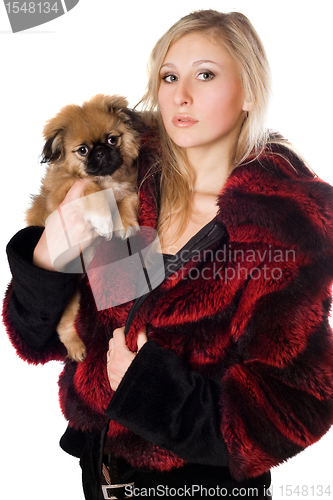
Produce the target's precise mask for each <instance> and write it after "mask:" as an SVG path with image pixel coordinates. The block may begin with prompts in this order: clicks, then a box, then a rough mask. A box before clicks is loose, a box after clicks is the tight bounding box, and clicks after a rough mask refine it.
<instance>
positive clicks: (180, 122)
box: [172, 115, 198, 127]
mask: <svg viewBox="0 0 333 500" xmlns="http://www.w3.org/2000/svg"><path fill="white" fill-rule="evenodd" d="M172 123H173V124H174V125H175V127H192V125H195V124H196V123H198V120H195V119H194V118H193V116H190V115H175V116H174V117H173V119H172Z"/></svg>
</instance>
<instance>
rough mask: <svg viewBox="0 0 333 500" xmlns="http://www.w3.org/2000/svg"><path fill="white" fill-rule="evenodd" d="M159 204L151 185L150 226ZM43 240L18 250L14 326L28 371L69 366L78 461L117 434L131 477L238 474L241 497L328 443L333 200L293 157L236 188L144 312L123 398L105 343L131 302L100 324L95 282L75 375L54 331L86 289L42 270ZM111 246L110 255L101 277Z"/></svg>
mask: <svg viewBox="0 0 333 500" xmlns="http://www.w3.org/2000/svg"><path fill="white" fill-rule="evenodd" d="M281 153H283V155H281ZM142 170H143V172H145V167H144V165H143V166H142ZM155 176H156V174H155ZM157 184H158V183H157ZM155 190H156V182H155V181H154V179H153V176H147V178H146V180H145V182H144V183H143V185H142V186H141V188H140V225H141V226H149V227H156V222H157V217H158V208H157V206H156V192H155ZM41 231H42V230H41V229H40V228H27V229H25V230H23V231H21V232H20V233H18V234H17V235H16V236H15V237H14V238H13V240H12V241H11V242H10V244H9V246H8V256H9V261H10V265H11V269H12V273H13V281H12V283H11V285H10V287H9V289H8V292H7V295H6V299H5V305H4V321H5V324H6V326H7V330H8V333H9V335H10V338H11V340H12V342H13V344H14V346H15V347H16V349H17V352H18V354H19V355H20V356H21V357H22V358H23V359H25V360H27V361H28V362H31V363H45V362H47V361H49V360H53V359H57V360H61V361H65V367H64V370H63V373H62V375H61V377H60V380H59V390H60V403H61V408H62V411H63V413H64V416H65V417H66V418H67V419H68V421H69V431H68V432H67V433H66V435H65V436H64V438H63V440H62V445H63V447H64V448H65V449H66V450H67V451H69V452H70V453H72V454H75V455H77V456H80V454H81V452H82V448H83V445H82V443H83V436H86V435H91V434H94V433H100V432H101V431H102V429H104V428H105V426H106V425H107V426H108V431H107V436H106V440H107V444H108V446H109V448H110V449H112V451H113V452H114V454H115V455H116V456H118V457H122V458H124V459H125V460H126V461H127V462H128V463H129V464H130V465H131V466H132V467H136V468H140V467H143V468H148V469H155V470H159V471H168V470H172V469H174V468H178V467H181V466H183V465H184V464H186V463H199V464H206V465H211V466H222V467H229V470H230V473H231V475H232V476H233V477H234V478H235V480H236V481H242V480H244V479H247V478H253V477H260V476H261V475H263V474H265V473H267V471H269V469H270V468H272V467H274V466H276V465H278V464H280V463H281V462H283V461H285V460H286V459H288V458H289V457H292V456H293V455H295V454H297V453H299V452H300V451H301V450H303V449H304V448H305V447H307V446H309V445H311V444H312V443H314V442H316V441H317V440H318V439H320V438H321V437H322V436H323V435H324V434H325V433H326V432H327V431H328V429H329V428H330V426H331V425H332V423H333V338H332V331H331V329H330V326H329V323H328V316H329V309H330V304H331V285H332V280H333V189H332V187H331V186H329V185H328V184H326V183H324V182H323V181H321V180H320V179H318V178H316V177H315V176H314V175H312V174H311V173H310V172H309V171H308V170H307V169H306V167H305V166H304V165H303V164H302V163H301V162H300V161H299V160H298V159H297V158H296V157H295V156H294V155H293V154H291V153H289V152H287V150H284V149H283V150H282V149H281V148H280V147H275V148H274V150H273V151H272V150H269V151H266V152H265V153H264V154H262V155H261V156H260V157H259V158H257V159H255V160H253V161H249V162H247V163H244V164H243V165H241V166H240V167H238V168H236V169H235V170H234V171H233V172H232V174H231V175H230V177H229V178H228V180H227V181H226V183H225V185H224V187H223V190H222V192H221V194H220V196H219V199H218V214H217V217H216V219H214V221H212V222H211V223H209V224H208V225H207V226H206V227H205V228H204V229H203V230H202V231H201V232H200V235H198V236H197V237H195V238H194V239H192V240H191V241H190V242H189V245H190V246H189V247H188V248H190V249H191V250H192V253H191V254H190V256H191V258H190V259H186V258H184V259H183V260H184V261H183V262H182V263H181V265H180V266H179V267H178V268H177V270H176V271H175V272H173V273H172V272H171V273H169V275H168V277H167V278H166V279H165V280H164V281H163V282H162V283H161V284H160V285H159V286H158V287H157V288H156V289H155V290H153V291H152V292H151V293H150V294H149V295H148V296H147V297H145V300H141V302H140V303H139V307H135V306H134V307H135V309H132V313H131V314H130V322H128V324H127V330H128V333H127V343H128V346H129V348H130V349H132V350H133V351H135V350H136V337H137V334H138V332H140V331H142V330H144V329H145V330H146V331H147V335H148V339H149V340H148V342H147V343H146V344H145V345H144V347H143V348H142V349H141V350H140V351H139V353H138V354H137V356H136V358H135V360H134V362H133V363H132V365H131V366H130V368H129V370H128V371H127V373H126V374H125V376H124V378H123V380H122V382H121V384H120V386H119V388H118V389H117V391H116V392H115V393H113V392H112V390H111V389H110V386H109V383H108V381H107V376H106V352H107V349H108V341H109V339H110V337H111V336H112V332H113V330H114V329H115V328H117V327H120V326H124V325H125V324H126V321H127V320H128V317H129V313H130V311H131V308H132V306H133V302H127V303H125V304H122V305H118V306H115V307H112V308H108V309H104V310H99V311H98V310H97V308H96V306H95V303H94V299H93V295H92V291H91V288H90V284H89V281H88V279H87V278H86V279H84V280H83V281H82V283H81V285H80V287H81V307H80V311H79V315H78V318H77V322H76V326H77V331H78V333H79V335H80V336H81V337H82V339H83V341H84V343H85V345H86V346H87V357H86V359H85V361H84V362H83V363H79V364H77V363H75V362H71V361H69V360H68V359H66V352H65V349H64V347H63V346H62V344H61V343H60V342H59V340H58V338H57V335H56V332H55V328H56V325H57V323H58V321H59V319H60V317H61V314H62V311H63V308H64V307H65V304H66V303H67V301H68V300H69V298H70V297H71V295H72V293H73V290H74V288H75V286H76V277H75V276H73V275H66V274H60V273H59V274H58V273H53V272H49V271H45V270H42V269H36V268H34V266H33V265H32V264H31V257H32V252H33V248H34V246H35V244H36V242H37V241H38V238H39V237H40V234H41ZM115 243H116V242H115V241H114V242H113V241H112V240H111V241H110V242H108V243H102V244H101V245H100V247H99V248H98V251H97V253H96V255H95V258H94V261H95V265H96V266H97V267H98V264H99V262H100V263H101V264H102V263H103V262H104V259H105V257H106V256H107V255H109V254H110V253H111V254H112V252H115V251H116V250H115V249H116V244H115ZM191 245H192V246H191ZM186 255H187V256H188V255H189V253H187V254H186ZM176 258H177V257H175V259H176ZM169 264H170V261H169V262H168V265H169ZM167 268H168V266H167ZM167 272H168V271H167ZM119 280H124V283H125V282H126V276H114V277H113V278H112V276H110V275H107V276H106V275H105V274H103V273H101V275H100V278H99V281H98V280H97V281H98V282H97V294H98V293H99V294H100V297H99V298H100V300H103V296H105V297H110V296H112V293H113V289H114V284H115V283H117V286H119V283H120V281H119ZM94 287H95V288H96V283H94ZM98 287H99V288H98ZM98 290H99V291H98ZM95 293H96V290H95ZM133 311H134V312H133Z"/></svg>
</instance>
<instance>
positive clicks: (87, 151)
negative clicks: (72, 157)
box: [77, 146, 89, 156]
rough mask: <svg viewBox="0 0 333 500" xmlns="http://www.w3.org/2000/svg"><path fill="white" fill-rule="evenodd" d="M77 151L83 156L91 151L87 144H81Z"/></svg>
mask: <svg viewBox="0 0 333 500" xmlns="http://www.w3.org/2000/svg"><path fill="white" fill-rule="evenodd" d="M77 152H78V153H79V155H81V156H87V154H88V153H89V149H88V148H87V146H80V147H79V149H78V150H77Z"/></svg>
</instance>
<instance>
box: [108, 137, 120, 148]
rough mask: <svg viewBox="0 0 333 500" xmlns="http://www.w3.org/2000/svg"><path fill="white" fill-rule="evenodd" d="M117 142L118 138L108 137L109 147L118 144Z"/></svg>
mask: <svg viewBox="0 0 333 500" xmlns="http://www.w3.org/2000/svg"><path fill="white" fill-rule="evenodd" d="M118 141H119V137H118V136H117V135H110V136H109V137H108V144H110V146H116V145H117V144H118Z"/></svg>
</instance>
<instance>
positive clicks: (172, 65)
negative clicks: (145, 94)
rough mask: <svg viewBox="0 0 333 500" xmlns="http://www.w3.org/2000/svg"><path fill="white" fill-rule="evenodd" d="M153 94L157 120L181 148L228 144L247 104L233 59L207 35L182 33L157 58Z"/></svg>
mask: <svg viewBox="0 0 333 500" xmlns="http://www.w3.org/2000/svg"><path fill="white" fill-rule="evenodd" d="M160 76H161V84H160V88H159V93H158V102H159V107H160V110H161V113H162V118H163V122H164V125H165V128H166V131H167V133H168V135H169V136H170V138H171V139H172V140H173V141H174V142H175V143H176V144H177V145H178V146H180V147H182V148H198V147H201V148H202V147H207V146H209V147H212V146H218V147H219V146H222V147H224V146H226V147H234V145H235V144H236V141H237V138H238V135H239V132H240V128H241V125H242V122H243V119H244V111H247V110H248V105H247V103H246V102H245V100H244V94H243V89H242V85H241V79H240V73H239V70H238V66H237V64H236V62H235V61H234V60H233V59H232V58H231V57H230V56H229V55H228V53H227V52H226V51H225V50H224V49H223V48H222V46H221V44H218V43H217V42H214V41H213V40H211V39H210V38H209V37H208V36H207V35H205V34H202V33H195V34H190V35H185V36H184V37H183V38H180V39H179V40H178V41H176V42H175V43H174V44H173V45H171V47H170V49H169V51H168V52H167V55H166V57H165V59H164V61H163V64H162V67H161V71H160Z"/></svg>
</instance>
